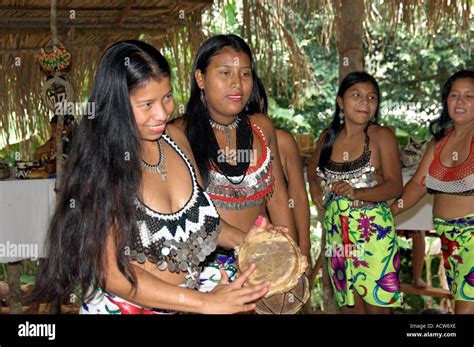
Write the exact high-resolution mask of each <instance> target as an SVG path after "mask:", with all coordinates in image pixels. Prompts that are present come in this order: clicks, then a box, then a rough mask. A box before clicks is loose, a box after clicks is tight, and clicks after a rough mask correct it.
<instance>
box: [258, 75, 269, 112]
mask: <svg viewBox="0 0 474 347" xmlns="http://www.w3.org/2000/svg"><path fill="white" fill-rule="evenodd" d="M257 93H258V99H259V100H260V102H259V106H260V107H259V110H260V112H261V113H264V114H268V96H267V92H266V91H265V86H264V85H263V81H262V80H261V79H260V78H257Z"/></svg>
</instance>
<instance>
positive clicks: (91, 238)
mask: <svg viewBox="0 0 474 347" xmlns="http://www.w3.org/2000/svg"><path fill="white" fill-rule="evenodd" d="M170 78H171V74H170V68H169V65H168V62H167V61H166V59H165V58H164V57H163V56H162V55H161V54H160V53H159V52H158V51H157V50H156V49H155V48H154V47H152V46H150V45H148V44H146V43H144V42H140V41H122V42H117V43H115V44H113V45H112V46H111V47H109V48H108V49H107V50H106V52H105V53H104V55H103V56H102V58H101V60H100V63H99V66H98V69H97V74H96V76H95V81H94V86H93V89H92V95H91V97H90V99H89V102H91V103H95V109H96V114H95V115H93V116H89V117H87V118H84V119H82V121H81V122H80V124H79V126H78V129H77V133H76V134H75V137H74V139H73V146H72V149H71V152H70V154H69V159H68V162H67V167H66V169H65V175H64V181H63V183H62V185H61V187H60V191H59V195H58V203H57V207H56V211H55V213H54V216H53V218H52V221H51V225H50V229H49V236H48V258H47V259H46V260H45V261H44V262H43V263H42V266H41V268H40V271H39V274H38V277H37V282H36V287H35V291H34V293H33V299H41V298H44V299H47V300H53V299H56V298H63V297H65V296H67V295H69V294H70V293H71V292H72V291H73V290H74V289H75V288H76V286H77V285H78V284H80V285H81V287H82V293H83V302H84V304H83V306H82V309H81V313H100V314H102V313H103V314H107V313H115V314H120V313H160V312H169V311H187V312H201V313H235V312H241V311H249V310H253V309H254V307H255V305H254V304H252V302H253V301H254V300H256V299H257V298H260V297H262V296H263V295H264V294H265V293H266V292H267V291H268V286H269V283H263V284H260V285H257V286H251V287H246V288H242V284H243V283H244V281H245V280H246V278H247V277H248V276H249V274H250V273H251V272H252V271H253V270H254V268H255V266H251V267H250V268H249V269H247V270H245V271H243V273H242V274H241V276H240V277H239V278H238V279H237V280H236V281H235V282H234V283H232V284H227V281H226V278H225V276H223V279H222V281H221V282H220V284H219V285H218V286H217V287H216V288H215V290H213V291H212V292H211V293H201V292H199V291H197V290H193V289H197V288H198V287H199V273H200V269H201V268H200V263H201V262H202V261H203V260H204V259H205V257H206V256H207V255H208V254H210V253H211V252H212V251H213V250H214V249H215V248H216V245H217V244H219V245H222V246H226V247H235V246H237V245H239V244H241V243H242V242H243V241H244V239H245V237H246V234H245V233H243V232H241V231H239V230H237V229H235V228H232V227H230V226H228V225H227V224H226V223H223V222H222V223H221V221H220V218H219V215H218V213H217V211H216V209H215V207H214V205H213V204H212V201H211V200H210V198H209V196H208V195H207V194H206V193H205V192H204V191H203V189H202V188H201V186H202V181H201V178H200V175H199V172H197V171H196V170H194V167H193V165H195V162H194V158H193V154H192V151H191V149H190V146H189V143H188V142H187V140H186V137H185V136H184V134H183V133H182V132H181V131H180V130H179V129H178V128H176V127H174V126H172V125H168V124H167V120H168V117H169V116H170V115H171V113H172V112H173V109H174V101H173V95H172V89H171V83H170ZM266 224H267V222H266V221H265V220H263V221H262V223H261V225H262V226H263V227H264V226H265V225H266ZM249 229H251V228H249ZM255 232H257V227H254V228H252V229H251V230H250V231H249V233H248V234H247V235H251V234H252V233H255Z"/></svg>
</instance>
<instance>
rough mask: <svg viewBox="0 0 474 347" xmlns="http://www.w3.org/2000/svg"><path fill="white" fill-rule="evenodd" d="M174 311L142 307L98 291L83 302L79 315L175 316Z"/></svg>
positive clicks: (100, 290)
mask: <svg viewBox="0 0 474 347" xmlns="http://www.w3.org/2000/svg"><path fill="white" fill-rule="evenodd" d="M174 313H176V312H174V311H168V310H161V309H153V308H146V307H141V306H138V305H136V304H132V303H131V302H129V301H127V300H125V299H122V298H120V297H118V296H116V295H114V294H112V293H109V292H106V291H104V290H102V289H100V288H99V289H98V290H97V291H96V293H95V295H94V296H93V297H92V299H91V300H89V301H87V302H83V304H82V307H81V309H80V310H79V314H174Z"/></svg>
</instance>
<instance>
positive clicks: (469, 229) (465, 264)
mask: <svg viewBox="0 0 474 347" xmlns="http://www.w3.org/2000/svg"><path fill="white" fill-rule="evenodd" d="M433 220H434V226H435V230H436V233H437V234H438V235H439V236H440V238H441V249H442V250H443V259H444V268H445V269H446V277H447V280H448V285H449V289H450V290H451V293H452V294H453V297H454V299H455V300H462V301H474V213H473V214H470V215H467V216H465V217H462V218H456V219H451V220H448V221H446V220H444V219H441V218H436V217H435V218H434V219H433Z"/></svg>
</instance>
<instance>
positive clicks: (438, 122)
mask: <svg viewBox="0 0 474 347" xmlns="http://www.w3.org/2000/svg"><path fill="white" fill-rule="evenodd" d="M461 78H471V79H472V80H474V71H473V70H461V71H458V72H456V73H454V74H453V75H451V77H449V78H448V80H447V81H446V83H445V84H444V86H443V89H442V91H441V102H442V103H443V108H442V110H441V115H440V116H439V117H438V118H436V119H435V120H433V121H432V122H431V123H430V132H431V134H432V135H433V137H434V138H435V140H436V141H439V140H441V139H442V138H443V137H444V135H445V134H446V131H447V130H448V129H449V128H451V127H452V125H453V123H452V121H451V117H450V116H449V113H448V96H449V93H450V92H451V88H452V86H453V83H454V81H456V80H459V79H461Z"/></svg>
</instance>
